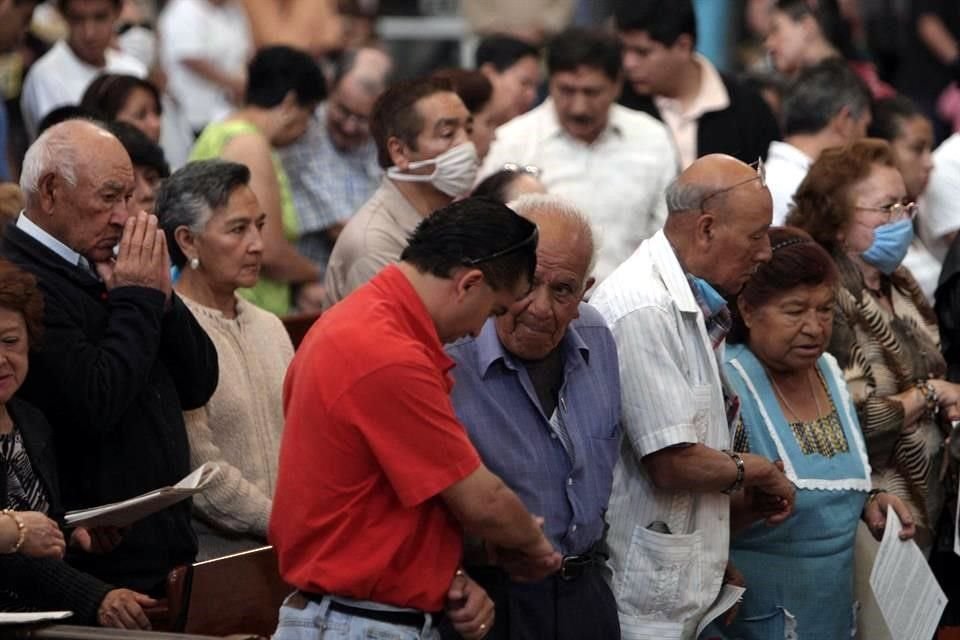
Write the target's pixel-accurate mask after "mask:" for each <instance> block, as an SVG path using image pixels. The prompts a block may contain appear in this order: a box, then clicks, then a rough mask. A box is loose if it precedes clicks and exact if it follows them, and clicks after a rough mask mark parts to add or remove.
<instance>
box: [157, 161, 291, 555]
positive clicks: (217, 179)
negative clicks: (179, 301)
mask: <svg viewBox="0 0 960 640" xmlns="http://www.w3.org/2000/svg"><path fill="white" fill-rule="evenodd" d="M249 182H250V170H249V169H247V167H246V166H244V165H242V164H237V163H234V162H226V161H223V160H203V161H200V162H191V163H190V164H188V165H186V166H185V167H183V168H182V169H180V170H179V171H177V172H176V173H174V174H173V175H172V176H171V177H170V178H169V179H168V180H167V182H166V183H165V184H164V185H163V187H162V188H161V190H160V192H159V193H158V195H157V207H156V208H157V216H158V217H159V219H160V226H161V227H162V228H163V231H164V233H165V234H166V236H167V246H168V247H169V248H170V258H171V261H172V262H173V264H174V265H176V266H177V267H179V268H180V269H181V276H180V279H179V281H178V282H177V284H176V291H177V293H178V294H179V295H180V297H181V298H183V301H184V302H185V303H186V305H187V306H188V307H189V308H190V310H191V311H192V312H193V314H194V316H196V318H197V321H198V322H199V323H200V325H201V326H202V327H203V328H204V330H205V331H206V332H207V334H208V335H209V336H210V339H211V340H212V341H213V343H214V345H215V346H216V348H217V356H218V358H219V360H220V381H219V384H218V385H217V390H216V391H215V392H214V394H213V397H211V398H210V401H209V402H208V403H207V405H206V406H205V407H203V408H201V409H196V410H194V411H187V412H186V413H185V414H184V418H185V421H186V424H187V434H188V435H189V437H190V459H191V463H192V464H193V466H198V465H200V464H202V463H204V462H216V463H217V464H219V466H220V473H219V474H218V476H217V477H216V478H215V480H214V482H213V484H212V485H210V486H209V487H207V489H206V491H205V492H204V493H202V494H199V495H198V496H197V497H196V498H194V502H193V504H194V512H195V518H194V527H195V529H196V531H197V534H198V537H199V541H200V553H199V559H201V560H204V559H208V558H213V557H217V556H220V555H226V554H230V553H236V552H238V551H243V550H245V549H250V548H254V547H257V546H260V545H262V544H265V541H266V535H267V520H268V517H269V515H270V506H271V502H272V496H273V489H274V479H275V478H276V475H277V455H278V452H279V448H280V433H281V431H282V429H283V407H282V405H281V398H282V385H283V376H284V374H285V373H286V370H287V365H288V364H289V363H290V359H291V358H292V357H293V346H292V345H291V343H290V338H289V336H288V335H287V332H286V330H285V329H284V327H283V324H282V323H281V322H280V320H279V319H278V318H277V317H276V316H275V315H273V314H271V313H269V312H266V311H264V310H262V309H260V308H258V307H256V306H254V305H253V304H251V303H250V302H247V301H246V300H244V299H243V298H241V297H239V296H238V295H237V293H236V291H237V289H238V288H242V287H252V286H253V285H255V284H256V283H257V277H258V274H259V272H260V266H261V263H262V259H263V238H262V236H261V230H262V229H263V225H264V220H265V217H266V214H265V213H264V212H263V209H262V208H261V207H260V204H259V202H258V201H257V197H256V195H254V193H253V191H252V190H251V189H250V187H249Z"/></svg>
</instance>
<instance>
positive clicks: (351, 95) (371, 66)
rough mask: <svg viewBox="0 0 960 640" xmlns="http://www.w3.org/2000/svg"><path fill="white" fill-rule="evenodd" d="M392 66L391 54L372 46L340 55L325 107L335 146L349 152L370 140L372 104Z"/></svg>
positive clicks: (330, 133)
mask: <svg viewBox="0 0 960 640" xmlns="http://www.w3.org/2000/svg"><path fill="white" fill-rule="evenodd" d="M392 67H393V61H392V60H391V59H390V56H388V55H387V54H386V53H384V52H383V51H381V50H379V49H374V48H372V47H365V48H363V49H358V50H355V51H348V52H346V53H344V54H343V59H342V60H341V61H340V65H339V67H338V68H337V72H336V74H335V75H334V80H333V89H332V90H331V91H330V96H329V98H327V107H326V109H327V132H328V133H329V135H330V139H331V141H332V142H333V145H334V146H335V147H336V148H337V149H340V150H341V151H351V150H353V149H357V148H359V147H362V146H363V145H365V144H367V143H368V142H369V141H370V116H371V114H372V113H373V104H374V102H375V101H376V99H377V98H378V97H380V94H381V93H383V91H384V89H385V88H386V84H387V77H388V75H389V74H390V70H391V69H392Z"/></svg>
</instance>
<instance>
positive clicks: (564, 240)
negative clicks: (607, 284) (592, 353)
mask: <svg viewBox="0 0 960 640" xmlns="http://www.w3.org/2000/svg"><path fill="white" fill-rule="evenodd" d="M530 219H531V220H533V221H534V222H536V223H537V226H538V227H539V228H540V242H539V243H538V244H537V271H536V275H535V277H534V281H533V288H532V289H531V290H530V293H529V294H527V296H526V297H524V298H523V299H522V300H519V301H518V302H516V303H514V304H513V305H511V306H510V308H509V309H508V311H507V313H505V314H504V315H502V316H500V317H498V318H497V320H496V325H497V335H498V336H499V337H500V342H501V343H503V346H504V347H505V348H506V349H507V351H509V352H510V353H512V354H514V355H516V356H518V357H520V358H523V359H524V360H541V359H543V358H545V357H547V356H548V355H549V354H550V352H552V351H553V350H554V349H556V348H557V346H558V345H559V344H560V341H561V340H563V336H564V335H566V333H567V327H568V326H569V325H570V323H571V322H572V321H573V320H574V319H576V318H577V317H578V316H579V315H580V300H581V299H582V297H583V294H584V292H585V291H586V290H587V289H588V288H589V287H590V285H592V284H593V279H592V278H590V279H588V278H587V269H588V268H589V266H590V257H591V251H592V247H591V246H590V243H589V240H588V238H586V237H585V236H584V233H583V229H581V228H580V227H579V225H577V224H575V223H572V222H569V221H566V220H564V219H560V218H558V217H556V216H554V215H550V214H535V215H532V216H530Z"/></svg>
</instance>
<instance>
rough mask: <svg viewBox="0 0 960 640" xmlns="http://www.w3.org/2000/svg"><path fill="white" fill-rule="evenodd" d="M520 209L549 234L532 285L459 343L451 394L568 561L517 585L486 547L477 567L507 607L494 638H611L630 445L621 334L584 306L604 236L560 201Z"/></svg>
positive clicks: (474, 555)
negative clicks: (608, 515)
mask: <svg viewBox="0 0 960 640" xmlns="http://www.w3.org/2000/svg"><path fill="white" fill-rule="evenodd" d="M510 207H511V208H512V209H514V210H515V211H516V212H517V213H519V214H520V215H522V216H523V217H525V218H527V219H528V220H531V221H533V222H535V223H536V224H537V227H538V228H539V231H540V241H539V244H538V245H537V270H536V274H535V277H534V283H533V289H532V290H531V291H530V293H529V294H528V295H527V296H526V297H524V298H523V299H522V300H519V301H518V302H516V303H515V304H514V305H513V306H511V307H510V308H509V309H508V310H507V313H505V314H503V315H502V316H500V317H498V318H495V319H491V320H488V321H487V323H486V324H485V325H484V327H483V329H482V330H481V332H480V335H479V336H477V337H476V338H475V339H472V340H466V341H461V342H459V343H457V344H456V345H454V346H451V347H449V348H448V353H449V354H450V356H451V357H452V358H453V359H454V361H456V363H457V366H456V367H454V369H453V375H454V378H455V381H456V383H455V384H454V387H453V394H452V398H453V404H454V408H455V409H456V412H457V415H458V417H459V418H460V419H461V421H462V422H463V423H464V424H465V425H466V427H467V431H468V433H469V434H470V440H471V441H472V442H473V444H474V446H476V447H477V450H478V451H479V452H480V456H481V458H482V459H483V460H484V462H485V464H487V465H488V466H489V467H490V468H491V469H493V470H495V472H496V473H497V475H499V476H500V477H501V478H503V480H504V482H506V484H507V485H508V486H509V487H510V488H511V489H513V490H514V491H515V492H516V493H517V495H518V496H520V499H521V500H522V501H523V503H524V505H526V507H527V508H528V509H530V510H531V511H532V512H533V513H537V514H541V515H542V516H543V517H544V520H545V533H546V534H547V537H548V538H549V539H550V541H551V542H552V543H553V544H554V546H555V547H556V548H557V549H558V550H559V551H560V552H561V553H563V554H564V558H563V563H562V565H561V567H560V570H559V571H558V572H557V573H554V574H553V575H551V576H548V577H547V578H545V579H544V580H541V581H539V582H533V583H524V584H518V583H516V582H513V581H511V580H510V579H509V577H508V575H507V573H508V571H509V566H510V562H509V559H503V558H494V557H489V556H488V555H487V554H486V553H484V552H483V551H482V548H483V547H482V545H481V544H479V543H476V544H473V545H471V550H470V551H469V552H468V553H467V558H466V560H465V562H466V563H467V572H468V574H469V575H471V576H472V577H473V578H474V579H475V580H476V581H477V582H479V583H480V584H481V585H482V586H483V587H484V589H486V591H487V593H488V594H489V595H490V597H491V598H492V599H493V601H494V603H495V604H496V607H497V618H496V620H495V621H494V625H493V628H492V629H491V631H490V635H489V636H487V638H488V640H500V639H509V640H542V639H551V640H565V639H570V640H575V639H578V638H603V639H604V640H611V639H615V638H619V637H620V625H619V622H618V619H617V605H616V601H615V599H614V597H613V592H612V591H611V590H610V587H609V586H608V585H607V583H606V581H605V580H604V576H603V567H604V565H605V562H606V557H607V556H606V552H605V543H604V529H605V524H604V514H605V512H606V508H607V503H608V502H609V500H610V488H611V485H612V483H613V465H614V463H615V462H616V459H617V451H618V448H619V444H620V376H619V371H618V364H617V347H616V344H615V343H614V339H613V334H612V333H611V332H610V329H608V328H607V325H606V323H605V322H604V320H603V318H602V317H601V315H600V313H599V312H598V311H597V310H596V309H594V308H593V307H591V306H590V305H589V304H587V303H585V302H581V299H582V297H583V295H584V293H586V291H587V290H589V289H590V287H591V286H592V285H593V283H594V279H593V277H591V276H590V272H591V271H592V269H593V262H594V251H595V249H594V241H593V234H592V232H591V229H590V224H589V222H588V221H587V219H586V217H585V216H584V214H583V213H581V212H580V211H579V210H578V209H577V208H576V207H574V206H573V205H571V204H569V203H567V202H566V201H564V200H562V199H560V198H558V197H557V196H549V195H540V194H532V195H526V196H523V197H522V198H520V199H519V200H517V201H516V202H512V203H511V204H510ZM494 562H497V563H498V564H500V565H501V566H495V564H494ZM449 637H455V636H452V635H451V636H449Z"/></svg>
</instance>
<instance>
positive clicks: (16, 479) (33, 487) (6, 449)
mask: <svg viewBox="0 0 960 640" xmlns="http://www.w3.org/2000/svg"><path fill="white" fill-rule="evenodd" d="M0 463H2V464H0V469H6V474H7V495H6V496H4V499H3V505H4V508H6V509H13V510H15V511H39V512H40V513H46V512H47V510H48V509H49V504H48V502H47V496H46V494H45V493H44V490H43V485H42V484H41V483H40V478H38V477H37V475H36V474H35V473H34V472H33V465H31V464H30V458H29V457H28V456H27V450H26V449H25V448H24V446H23V439H22V438H21V437H20V430H19V429H17V428H16V426H14V428H13V431H11V432H10V433H0Z"/></svg>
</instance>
